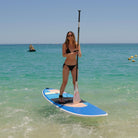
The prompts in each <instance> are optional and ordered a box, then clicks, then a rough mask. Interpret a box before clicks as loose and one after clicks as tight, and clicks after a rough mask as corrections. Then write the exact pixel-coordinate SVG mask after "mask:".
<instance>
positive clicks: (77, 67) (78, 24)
mask: <svg viewBox="0 0 138 138" xmlns="http://www.w3.org/2000/svg"><path fill="white" fill-rule="evenodd" d="M80 12H81V10H78V38H77V47H78V46H79V37H80ZM76 59H77V66H76V81H78V54H77V58H76Z"/></svg>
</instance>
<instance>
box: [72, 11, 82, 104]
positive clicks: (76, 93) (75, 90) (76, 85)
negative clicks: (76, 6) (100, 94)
mask: <svg viewBox="0 0 138 138" xmlns="http://www.w3.org/2000/svg"><path fill="white" fill-rule="evenodd" d="M80 12H81V11H80V10H78V15H79V16H78V38H77V47H78V46H79V35H80ZM76 60H77V65H76V81H75V88H74V96H73V103H75V104H76V103H79V102H80V101H81V99H80V96H79V90H78V54H77V57H76Z"/></svg>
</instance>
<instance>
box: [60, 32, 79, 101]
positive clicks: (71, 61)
mask: <svg viewBox="0 0 138 138" xmlns="http://www.w3.org/2000/svg"><path fill="white" fill-rule="evenodd" d="M67 39H68V40H69V45H68V48H69V50H70V52H71V53H68V54H67V53H66V49H67V46H66V44H65V43H64V44H63V46H62V55H63V57H66V60H65V65H64V68H63V82H62V85H61V88H60V95H62V94H63V92H64V90H65V87H66V85H67V82H68V76H69V68H68V66H67V65H76V63H77V62H76V55H77V54H78V56H79V57H81V49H80V45H79V46H77V48H76V46H75V45H73V36H72V33H71V32H69V33H68V37H67ZM74 50H78V52H74ZM71 74H72V80H73V85H74V88H75V80H76V66H75V67H74V68H73V70H72V71H71ZM59 101H60V102H64V99H63V98H59Z"/></svg>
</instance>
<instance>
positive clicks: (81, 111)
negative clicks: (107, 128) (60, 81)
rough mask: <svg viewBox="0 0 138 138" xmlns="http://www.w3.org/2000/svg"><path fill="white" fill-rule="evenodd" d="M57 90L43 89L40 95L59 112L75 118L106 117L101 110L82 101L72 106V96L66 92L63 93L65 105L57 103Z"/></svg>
mask: <svg viewBox="0 0 138 138" xmlns="http://www.w3.org/2000/svg"><path fill="white" fill-rule="evenodd" d="M59 93H60V91H59V90H58V89H53V88H45V89H44V90H43V91H42V94H43V96H44V98H45V99H46V100H48V101H49V102H50V103H51V104H53V105H55V106H56V107H58V108H60V109H61V110H63V111H65V112H68V113H70V114H73V115H77V116H86V117H96V116H107V115H108V114H107V113H106V112H105V111H103V110H102V109H100V108H98V107H96V106H95V105H92V104H90V103H88V102H86V101H84V100H81V101H80V102H79V103H77V104H73V95H72V94H70V93H67V92H64V93H63V97H64V101H65V104H60V103H59Z"/></svg>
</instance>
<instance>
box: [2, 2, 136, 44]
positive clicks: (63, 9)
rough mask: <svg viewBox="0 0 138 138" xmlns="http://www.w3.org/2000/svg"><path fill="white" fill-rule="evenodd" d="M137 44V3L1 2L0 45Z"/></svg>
mask: <svg viewBox="0 0 138 138" xmlns="http://www.w3.org/2000/svg"><path fill="white" fill-rule="evenodd" d="M78 10H81V17H80V43H138V0H0V44H39V43H42V44H47V43H64V41H65V37H66V33H67V32H68V31H73V32H74V33H75V35H76V40H77V30H78Z"/></svg>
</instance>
